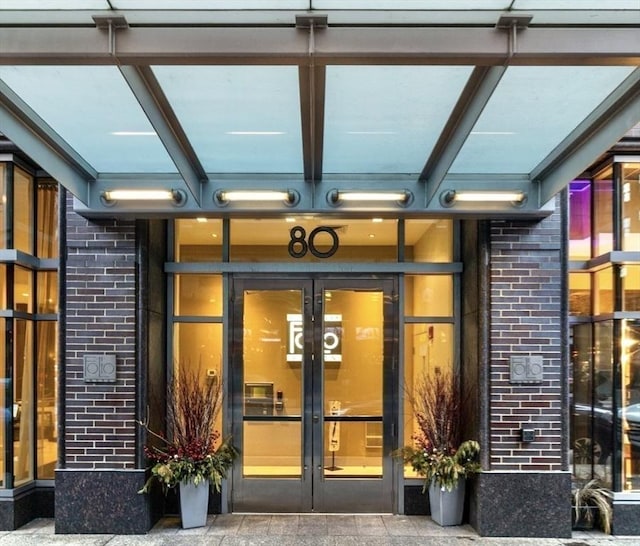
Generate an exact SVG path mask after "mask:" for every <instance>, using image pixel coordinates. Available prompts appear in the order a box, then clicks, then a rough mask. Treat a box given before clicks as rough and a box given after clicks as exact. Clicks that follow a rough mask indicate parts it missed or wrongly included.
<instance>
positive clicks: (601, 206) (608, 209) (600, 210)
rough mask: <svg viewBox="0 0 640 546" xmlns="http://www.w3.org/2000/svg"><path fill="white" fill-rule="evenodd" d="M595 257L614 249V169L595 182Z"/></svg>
mask: <svg viewBox="0 0 640 546" xmlns="http://www.w3.org/2000/svg"><path fill="white" fill-rule="evenodd" d="M594 190H595V192H594V197H593V198H594V200H595V203H594V205H595V211H594V224H595V225H594V230H595V234H594V236H595V250H594V257H595V256H600V255H601V254H605V253H606V252H611V251H612V250H613V180H612V171H611V169H608V170H607V172H605V173H604V175H603V176H602V177H600V178H598V179H597V180H596V181H595V182H594Z"/></svg>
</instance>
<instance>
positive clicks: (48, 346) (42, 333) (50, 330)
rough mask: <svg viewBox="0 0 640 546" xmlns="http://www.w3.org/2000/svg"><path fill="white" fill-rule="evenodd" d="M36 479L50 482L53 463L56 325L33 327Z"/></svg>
mask: <svg viewBox="0 0 640 546" xmlns="http://www.w3.org/2000/svg"><path fill="white" fill-rule="evenodd" d="M36 331H37V335H38V339H37V347H38V352H37V355H38V356H37V359H38V360H37V363H36V366H37V368H36V369H37V400H38V408H37V411H38V414H37V420H36V427H37V434H38V440H37V478H38V479H41V480H52V479H54V471H55V466H56V460H57V445H56V440H57V434H56V423H57V412H56V385H57V380H58V374H57V373H56V371H57V370H56V362H57V345H56V337H57V331H58V323H57V322H56V321H42V322H39V323H38V324H37V330H36Z"/></svg>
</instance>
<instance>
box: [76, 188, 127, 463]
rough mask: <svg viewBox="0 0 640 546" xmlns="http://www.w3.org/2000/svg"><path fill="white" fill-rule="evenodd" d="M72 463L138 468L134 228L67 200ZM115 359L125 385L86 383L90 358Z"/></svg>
mask: <svg viewBox="0 0 640 546" xmlns="http://www.w3.org/2000/svg"><path fill="white" fill-rule="evenodd" d="M66 224H67V227H66V229H67V233H66V238H67V249H66V267H65V272H66V305H65V308H64V313H63V321H64V324H65V327H66V348H65V354H64V365H65V375H66V384H65V388H64V398H65V415H64V426H65V436H64V459H65V462H66V468H84V469H87V468H96V469H98V468H113V469H124V468H133V467H134V462H135V426H136V424H135V420H134V419H135V317H136V309H135V306H136V300H135V290H136V278H135V273H136V265H135V225H134V222H122V221H118V222H116V221H113V220H104V221H103V220H101V221H99V222H89V221H88V220H86V219H84V218H83V217H81V216H79V215H77V214H75V213H74V212H73V210H72V198H71V197H69V198H68V200H67V222H66ZM87 353H89V354H115V355H116V373H117V382H116V383H110V384H95V383H85V382H84V381H83V360H82V357H83V355H84V354H87Z"/></svg>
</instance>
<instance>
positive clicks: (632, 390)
mask: <svg viewBox="0 0 640 546" xmlns="http://www.w3.org/2000/svg"><path fill="white" fill-rule="evenodd" d="M622 332H623V333H622V340H621V359H620V360H621V364H622V366H621V368H622V370H621V372H622V405H623V408H622V410H621V421H622V431H623V434H622V483H623V488H624V489H627V490H628V489H636V490H637V489H640V319H636V320H626V321H622Z"/></svg>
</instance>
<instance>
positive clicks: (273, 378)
mask: <svg viewBox="0 0 640 546" xmlns="http://www.w3.org/2000/svg"><path fill="white" fill-rule="evenodd" d="M303 327H304V326H303V323H302V292H301V291H300V290H250V291H245V294H244V322H243V332H244V334H243V340H244V341H243V358H244V381H245V413H248V414H251V415H255V414H256V412H257V413H258V414H264V415H269V414H273V411H274V395H276V394H277V393H278V391H280V392H281V393H282V408H280V409H279V410H278V411H279V414H281V415H286V416H288V417H290V416H292V415H294V416H299V415H301V404H302V349H303V348H302V347H301V346H300V344H298V343H296V341H297V340H298V339H299V338H300V335H301V332H302V331H303ZM254 391H255V394H254Z"/></svg>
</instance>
